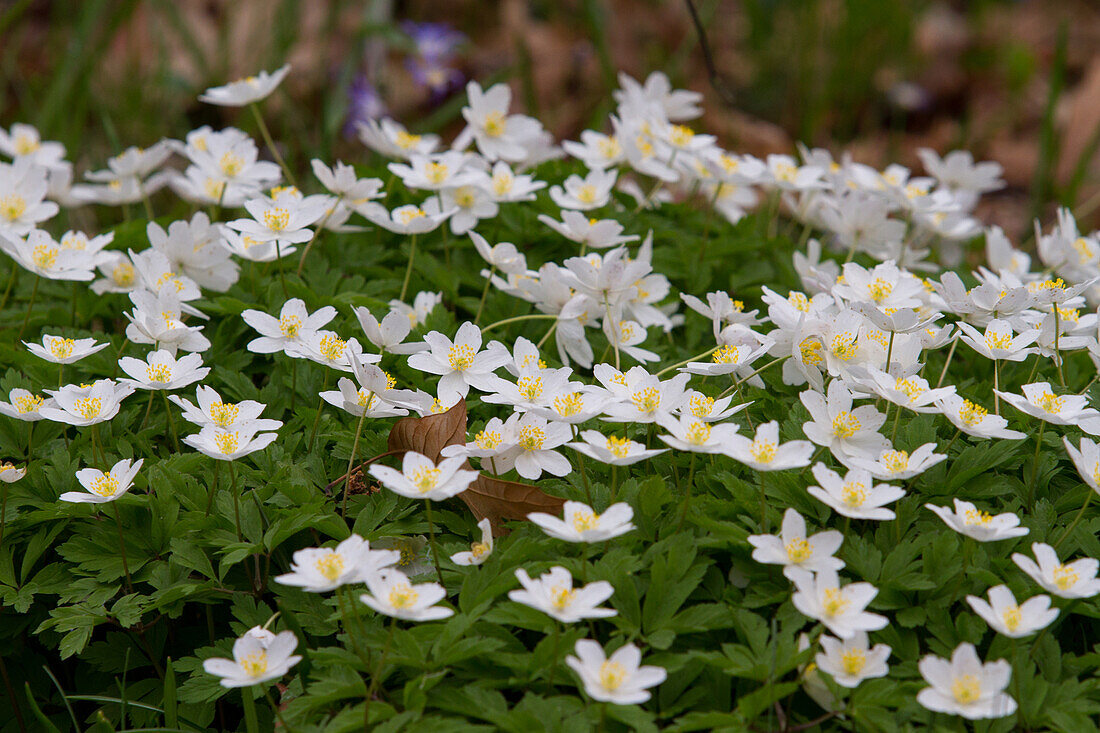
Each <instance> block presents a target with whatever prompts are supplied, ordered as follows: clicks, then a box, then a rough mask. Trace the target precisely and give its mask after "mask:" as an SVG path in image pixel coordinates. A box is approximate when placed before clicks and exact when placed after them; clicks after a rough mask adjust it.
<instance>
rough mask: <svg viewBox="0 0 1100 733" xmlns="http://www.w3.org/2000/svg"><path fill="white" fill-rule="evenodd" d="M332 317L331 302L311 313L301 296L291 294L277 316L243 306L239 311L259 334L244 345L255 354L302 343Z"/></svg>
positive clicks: (334, 312) (333, 311)
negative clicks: (292, 296)
mask: <svg viewBox="0 0 1100 733" xmlns="http://www.w3.org/2000/svg"><path fill="white" fill-rule="evenodd" d="M335 317H336V309H335V308H333V307H332V306H331V305H326V306H324V307H323V308H318V309H317V310H316V311H314V312H313V313H310V312H309V311H307V310H306V304H305V301H303V300H302V299H301V298H291V299H290V300H288V301H286V302H285V303H283V307H282V308H280V309H279V317H278V318H275V317H274V316H271V315H268V314H267V313H264V312H263V311H258V310H253V309H249V310H246V311H244V312H243V313H241V318H243V319H244V322H245V323H247V324H248V325H249V326H251V327H252V328H253V329H255V330H256V331H257V332H259V334H260V337H259V338H256V339H253V340H252V341H250V342H248V346H247V347H246V348H247V349H248V350H249V351H251V352H253V353H255V354H271V353H274V352H276V351H285V350H286V348H287V346H288V345H293V344H299V343H301V342H302V341H304V340H305V339H306V338H307V337H309V336H310V335H312V334H314V333H316V332H317V331H319V330H321V327H322V326H324V325H326V324H327V323H328V322H329V321H331V320H332V319H333V318H335Z"/></svg>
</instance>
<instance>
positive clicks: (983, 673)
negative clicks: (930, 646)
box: [917, 643, 1016, 720]
mask: <svg viewBox="0 0 1100 733" xmlns="http://www.w3.org/2000/svg"><path fill="white" fill-rule="evenodd" d="M918 668H919V669H920V673H921V676H922V677H924V681H925V682H927V683H928V684H929V685H930V686H929V687H926V688H924V689H923V690H921V691H920V692H918V693H917V702H919V703H920V704H921V705H923V706H924V707H926V708H927V709H929V710H932V711H934V712H937V713H948V714H950V715H961V716H962V717H964V718H966V719H967V720H984V719H988V718H1003V717H1006V716H1008V715H1012V713H1014V712H1016V701H1015V700H1013V699H1012V697H1011V696H1009V695H1008V694H1007V693H1005V689H1006V688H1007V687H1008V683H1009V680H1010V679H1011V678H1012V665H1011V664H1009V663H1008V662H1007V661H1005V660H1004V659H998V660H997V661H996V662H987V663H985V664H982V661H981V660H980V659H979V658H978V652H977V651H976V650H975V649H974V645H973V644H968V643H964V644H959V646H958V647H956V648H955V651H954V653H953V654H952V655H951V660H950V661H948V660H946V659H943V658H941V657H937V656H936V655H935V654H928V655H926V656H925V657H923V658H922V659H921V660H920V664H919V665H918Z"/></svg>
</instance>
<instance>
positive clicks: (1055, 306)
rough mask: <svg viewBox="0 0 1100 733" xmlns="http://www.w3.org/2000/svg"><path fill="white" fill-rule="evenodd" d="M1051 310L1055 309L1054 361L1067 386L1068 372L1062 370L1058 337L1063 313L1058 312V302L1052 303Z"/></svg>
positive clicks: (1062, 380)
mask: <svg viewBox="0 0 1100 733" xmlns="http://www.w3.org/2000/svg"><path fill="white" fill-rule="evenodd" d="M1050 307H1051V310H1053V311H1054V363H1055V364H1056V365H1057V366H1058V380H1059V381H1060V382H1061V383H1062V386H1063V387H1065V386H1066V374H1065V372H1064V371H1063V370H1062V352H1061V351H1059V350H1058V337H1059V336H1060V335H1061V331H1062V320H1061V318H1062V314H1061V313H1059V312H1058V304H1057V303H1051V305H1050Z"/></svg>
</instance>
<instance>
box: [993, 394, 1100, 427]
mask: <svg viewBox="0 0 1100 733" xmlns="http://www.w3.org/2000/svg"><path fill="white" fill-rule="evenodd" d="M1020 389H1021V390H1022V391H1023V393H1024V394H1023V397H1021V396H1020V395H1017V394H1012V393H1011V392H1001V391H999V390H994V391H995V392H996V394H998V395H999V396H1000V398H1001V399H1002V400H1004V401H1005V402H1007V403H1008V404H1010V405H1012V406H1013V407H1015V408H1016V409H1017V410H1019V411H1020V412H1022V413H1024V414H1025V415H1031V416H1032V417H1037V418H1039V419H1040V420H1045V421H1046V422H1048V423H1051V424H1053V425H1082V423H1083V422H1085V421H1094V420H1097V419H1100V412H1097V411H1096V410H1094V409H1092V408H1091V407H1089V406H1088V404H1089V398H1088V397H1085V396H1084V395H1076V394H1063V395H1056V394H1054V391H1053V390H1051V388H1050V384H1049V383H1048V382H1035V383H1034V384H1025V385H1023V387H1021V388H1020ZM1090 427H1091V426H1090ZM1088 432H1092V431H1091V430H1089V431H1088Z"/></svg>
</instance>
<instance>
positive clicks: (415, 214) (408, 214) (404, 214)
mask: <svg viewBox="0 0 1100 733" xmlns="http://www.w3.org/2000/svg"><path fill="white" fill-rule="evenodd" d="M423 216H427V214H425V213H424V212H423V211H422V210H420V209H418V208H415V207H414V208H411V209H405V210H404V211H401V212H399V213H398V214H397V217H398V218H399V219H400V220H401V223H402V224H405V225H406V226H407V225H408V223H409V222H410V221H412V220H413V219H419V218H421V217H423Z"/></svg>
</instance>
